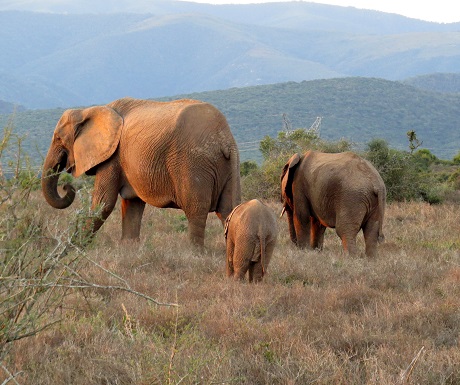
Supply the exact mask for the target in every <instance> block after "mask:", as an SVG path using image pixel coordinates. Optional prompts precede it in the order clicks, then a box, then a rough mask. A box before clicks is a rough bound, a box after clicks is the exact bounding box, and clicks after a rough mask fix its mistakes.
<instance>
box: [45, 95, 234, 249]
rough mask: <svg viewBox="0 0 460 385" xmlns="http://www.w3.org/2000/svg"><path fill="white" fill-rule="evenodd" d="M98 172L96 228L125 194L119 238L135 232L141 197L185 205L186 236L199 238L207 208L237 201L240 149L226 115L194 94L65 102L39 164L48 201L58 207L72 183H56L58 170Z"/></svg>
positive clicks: (222, 209)
mask: <svg viewBox="0 0 460 385" xmlns="http://www.w3.org/2000/svg"><path fill="white" fill-rule="evenodd" d="M64 170H66V171H67V172H70V173H72V175H73V176H75V177H79V176H80V175H82V174H84V173H86V174H88V175H95V176H96V177H95V184H94V191H93V196H92V209H93V210H94V209H95V208H96V207H98V206H99V205H103V208H102V214H101V218H100V219H98V220H95V221H94V222H92V223H91V224H89V225H88V226H90V229H88V231H92V232H93V233H94V232H96V231H97V230H98V229H99V228H100V227H101V225H102V224H103V222H104V220H105V219H106V218H107V217H108V216H109V215H110V213H111V212H112V210H113V208H114V206H115V203H116V201H117V198H118V195H120V196H121V199H122V238H123V239H137V238H139V234H140V227H141V219H142V214H143V211H144V207H145V203H148V204H150V205H152V206H156V207H170V208H178V209H182V210H183V211H184V213H185V215H186V216H187V219H188V223H189V230H188V231H189V237H190V239H191V240H192V242H193V243H195V244H197V245H199V246H203V245H204V233H205V226H206V218H207V215H208V212H216V214H217V215H218V217H219V218H220V219H221V220H222V223H223V222H224V221H225V218H226V217H227V216H228V214H229V213H230V212H231V211H232V209H233V207H235V206H236V205H237V204H239V202H240V195H241V192H240V179H239V156H238V149H237V145H236V143H235V140H234V138H233V135H232V133H231V131H230V128H229V126H228V124H227V121H226V119H225V117H224V116H223V115H222V113H220V112H219V111H218V110H217V109H216V108H215V107H213V106H212V105H210V104H207V103H203V102H200V101H196V100H178V101H173V102H164V103H163V102H155V101H147V100H139V99H131V98H124V99H119V100H116V101H114V102H112V103H110V104H108V105H106V106H95V107H90V108H85V109H73V110H67V111H65V112H64V113H63V115H62V117H61V119H60V120H59V122H58V123H57V125H56V129H55V131H54V135H53V138H52V140H51V145H50V148H49V150H48V154H47V156H46V159H45V163H44V166H43V174H42V175H43V176H42V189H43V194H44V196H45V199H46V201H47V202H48V203H49V204H50V205H51V206H53V207H55V208H59V209H63V208H66V207H68V206H69V205H70V204H71V203H72V202H73V200H74V197H75V190H74V188H73V187H72V186H70V185H67V186H65V190H66V195H65V196H63V197H61V196H60V195H59V193H58V190H57V185H58V179H59V175H58V172H60V171H64Z"/></svg>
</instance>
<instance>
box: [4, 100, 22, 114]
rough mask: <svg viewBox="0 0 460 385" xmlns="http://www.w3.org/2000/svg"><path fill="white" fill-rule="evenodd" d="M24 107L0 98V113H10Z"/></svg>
mask: <svg viewBox="0 0 460 385" xmlns="http://www.w3.org/2000/svg"><path fill="white" fill-rule="evenodd" d="M24 110H25V108H24V107H23V106H21V105H17V104H14V103H9V102H5V101H3V100H0V114H12V113H14V112H19V111H24Z"/></svg>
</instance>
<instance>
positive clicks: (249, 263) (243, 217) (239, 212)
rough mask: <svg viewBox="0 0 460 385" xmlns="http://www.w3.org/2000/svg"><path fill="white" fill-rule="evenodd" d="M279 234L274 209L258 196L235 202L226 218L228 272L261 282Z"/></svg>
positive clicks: (235, 277) (228, 273) (237, 278)
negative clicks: (236, 203) (246, 200)
mask: <svg viewBox="0 0 460 385" xmlns="http://www.w3.org/2000/svg"><path fill="white" fill-rule="evenodd" d="M277 237H278V224H277V222H276V217H275V213H274V212H273V210H272V209H270V208H269V207H268V206H266V205H265V204H263V203H262V202H260V201H259V200H257V199H253V200H250V201H248V202H245V203H242V204H240V205H238V206H236V207H235V208H234V209H233V211H232V212H231V213H230V215H229V216H228V217H227V220H226V222H225V238H226V242H227V268H226V270H227V276H228V277H234V279H236V280H243V279H244V277H245V275H246V272H247V271H248V270H249V273H248V275H249V282H253V281H254V282H260V281H261V280H262V278H263V276H264V274H265V272H266V270H267V267H268V264H269V263H270V259H271V256H272V254H273V250H274V248H275V245H276V240H277Z"/></svg>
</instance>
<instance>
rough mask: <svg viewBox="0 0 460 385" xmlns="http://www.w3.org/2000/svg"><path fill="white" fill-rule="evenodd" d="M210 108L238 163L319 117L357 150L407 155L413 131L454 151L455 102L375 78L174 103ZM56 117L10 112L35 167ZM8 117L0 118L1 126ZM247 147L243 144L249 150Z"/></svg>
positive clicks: (446, 152) (234, 91)
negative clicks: (380, 146)
mask: <svg viewBox="0 0 460 385" xmlns="http://www.w3.org/2000/svg"><path fill="white" fill-rule="evenodd" d="M181 97H191V98H195V99H200V100H204V101H208V102H210V103H212V104H214V105H215V106H217V107H218V108H219V109H220V110H221V111H222V112H223V113H224V114H225V115H226V117H227V119H228V121H229V123H230V126H231V128H232V131H233V133H234V135H235V137H236V140H237V142H238V143H239V144H240V150H241V155H242V159H243V160H246V159H256V160H258V159H260V154H259V152H258V150H257V148H258V141H259V140H261V139H262V138H263V137H264V136H265V135H270V136H276V135H277V133H278V132H279V131H280V130H282V129H283V127H284V121H285V118H287V120H288V121H289V122H290V125H291V127H292V128H293V129H296V128H309V127H310V126H311V124H312V123H313V122H314V121H315V120H316V118H317V117H322V124H321V127H320V135H321V136H322V137H323V138H324V139H328V140H338V139H340V138H346V139H348V140H350V141H352V142H354V143H355V144H356V145H357V146H361V147H362V146H363V145H364V144H365V143H367V142H369V141H370V140H371V139H374V138H383V139H386V140H387V141H388V142H389V143H390V145H391V146H392V147H394V148H398V149H407V144H408V143H407V138H406V133H407V131H409V130H415V131H416V133H417V137H418V138H419V140H421V141H423V144H422V147H424V148H428V149H429V150H430V151H432V152H433V153H434V154H435V155H436V156H437V157H439V158H441V159H452V158H453V157H454V156H455V155H456V154H457V153H458V152H459V150H460V137H459V135H458V120H459V119H458V115H459V107H458V106H459V105H460V95H456V94H442V93H437V92H430V91H424V90H420V89H417V88H415V87H412V86H408V85H405V84H403V83H401V82H396V81H388V80H383V79H376V78H356V77H353V78H336V79H326V80H312V81H304V82H300V83H296V82H289V83H279V84H273V85H265V86H254V87H245V88H231V89H228V90H221V91H212V92H211V91H210V92H202V93H193V94H186V95H185V94H184V95H177V96H174V97H167V98H163V99H162V100H171V99H178V98H181ZM62 112H63V110H62V109H53V110H34V111H31V110H30V111H24V112H17V113H16V114H15V115H14V119H13V121H14V126H15V131H16V132H17V133H18V134H20V135H26V136H27V139H26V140H25V142H24V148H26V149H27V150H28V151H29V152H30V153H32V154H33V157H34V159H38V160H40V159H41V158H40V156H39V155H38V154H37V151H38V153H40V154H42V155H44V154H46V151H47V148H48V145H49V141H50V139H51V136H52V132H53V130H54V127H55V125H56V122H57V121H58V119H59V117H60V115H61V114H62ZM10 117H11V116H10V115H8V114H5V115H0V124H1V125H3V126H5V124H6V123H7V121H8V119H9V118H10ZM248 142H250V143H248Z"/></svg>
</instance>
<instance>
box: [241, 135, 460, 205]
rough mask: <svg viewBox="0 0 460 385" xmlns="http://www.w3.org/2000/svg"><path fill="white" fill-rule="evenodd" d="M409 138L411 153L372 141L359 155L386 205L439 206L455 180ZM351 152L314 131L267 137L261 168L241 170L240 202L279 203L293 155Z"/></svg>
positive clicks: (342, 142)
mask: <svg viewBox="0 0 460 385" xmlns="http://www.w3.org/2000/svg"><path fill="white" fill-rule="evenodd" d="M408 134H409V133H408ZM410 134H411V135H410V136H408V138H409V140H410V146H409V148H410V149H411V151H401V150H395V149H392V148H390V147H389V146H388V143H387V142H386V141H385V140H383V139H374V140H372V141H371V142H369V143H368V144H367V148H366V149H365V151H364V152H362V153H361V154H360V155H361V156H363V157H364V158H366V159H367V160H369V161H370V162H371V163H372V164H373V165H374V166H375V168H376V169H377V170H378V171H379V173H380V175H381V176H382V178H383V180H384V182H385V185H386V188H387V200H388V201H390V202H391V201H411V200H421V201H426V202H428V203H440V202H441V201H442V198H443V196H444V195H445V193H446V190H448V189H449V188H450V189H452V188H454V187H455V188H458V187H457V186H458V185H459V182H457V179H458V178H457V179H455V177H453V176H450V175H451V173H452V171H450V170H447V172H446V171H445V170H444V171H442V172H439V171H438V172H434V171H433V168H434V167H435V166H438V165H441V166H442V165H443V164H444V163H445V162H444V163H443V162H442V161H440V160H439V159H438V158H436V156H434V155H433V154H432V153H431V152H430V151H429V150H427V149H418V150H417V147H418V145H419V142H418V140H417V138H416V134H415V131H411V132H410ZM351 149H352V144H351V143H350V142H349V141H347V140H344V139H342V140H339V141H337V142H333V141H326V140H324V139H321V138H320V137H319V135H318V133H317V132H316V131H314V130H304V129H298V130H294V131H290V132H287V131H282V132H280V133H278V136H277V138H271V137H268V136H266V137H265V138H264V139H263V140H262V141H261V143H260V151H261V153H262V156H263V159H264V160H263V163H262V165H261V166H260V167H259V168H257V167H254V166H252V168H250V167H251V165H250V163H247V164H245V165H244V167H242V170H243V172H242V176H243V177H242V191H243V199H251V198H256V197H259V198H263V199H279V197H280V176H281V171H282V169H283V167H284V165H285V164H286V162H287V161H288V160H289V158H290V157H291V156H292V155H293V154H294V153H300V154H303V153H304V152H306V151H307V150H318V151H323V152H330V153H337V152H344V151H350V150H351ZM444 169H445V167H444ZM452 186H454V187H452Z"/></svg>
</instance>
